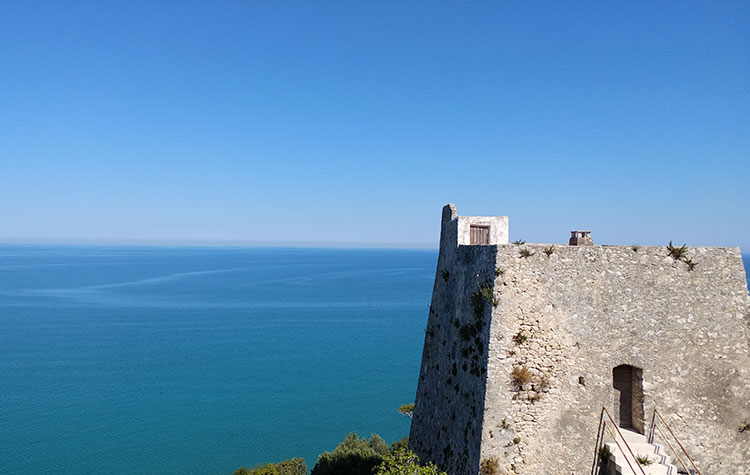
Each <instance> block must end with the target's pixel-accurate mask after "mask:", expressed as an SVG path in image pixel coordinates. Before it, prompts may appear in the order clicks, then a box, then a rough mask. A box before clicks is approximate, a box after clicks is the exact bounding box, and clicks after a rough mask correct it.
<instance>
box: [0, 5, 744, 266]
mask: <svg viewBox="0 0 750 475" xmlns="http://www.w3.org/2000/svg"><path fill="white" fill-rule="evenodd" d="M749 91H750V3H748V2H746V1H744V2H727V1H721V2H664V3H662V2H651V1H648V2H569V3H566V2H549V3H547V2H543V3H534V2H510V1H509V2H496V1H491V2H479V1H476V2H457V1H443V2H438V1H433V0H431V1H424V2H412V1H409V2H402V1H377V2H375V1H373V2H344V1H336V2H326V1H301V2H292V1H265V2H261V1H256V2H248V1H242V2H220V1H207V2H182V1H180V2H177V1H175V2H168V1H164V2H153V1H148V2H83V1H79V2H65V1H54V2H42V1H38V2H21V1H17V2H16V1H5V2H0V180H1V181H0V241H2V242H20V241H28V240H41V241H46V242H98V241H101V242H137V243H141V242H150V241H154V240H157V241H159V242H178V241H179V242H214V241H218V242H256V243H278V242H306V243H310V242H312V243H329V244H330V243H344V245H346V244H348V243H368V244H374V245H383V246H393V245H411V246H414V245H416V246H428V247H434V246H436V245H437V237H438V230H439V219H440V209H441V207H442V205H443V204H445V203H448V202H453V203H455V204H456V205H457V207H458V211H459V213H460V214H466V215H507V216H510V232H511V239H520V238H523V239H525V240H527V241H537V242H567V238H568V236H569V231H570V230H571V229H591V230H593V236H594V239H595V240H596V242H598V243H610V244H632V243H639V244H644V245H647V244H659V245H661V244H665V243H666V242H667V241H669V240H673V241H675V242H676V243H679V244H682V243H688V245H739V246H742V248H743V252H748V250H750V92H749Z"/></svg>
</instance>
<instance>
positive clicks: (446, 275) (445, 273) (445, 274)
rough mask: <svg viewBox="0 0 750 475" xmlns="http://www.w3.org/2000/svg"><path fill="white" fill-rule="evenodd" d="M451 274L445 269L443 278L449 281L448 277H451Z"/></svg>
mask: <svg viewBox="0 0 750 475" xmlns="http://www.w3.org/2000/svg"><path fill="white" fill-rule="evenodd" d="M450 276H451V273H450V272H448V271H447V270H444V271H443V280H444V281H446V282H448V279H449V278H450Z"/></svg>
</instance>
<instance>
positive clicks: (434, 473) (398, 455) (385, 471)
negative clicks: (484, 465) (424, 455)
mask: <svg viewBox="0 0 750 475" xmlns="http://www.w3.org/2000/svg"><path fill="white" fill-rule="evenodd" d="M448 448H449V447H448ZM443 452H444V453H446V454H448V451H446V450H443ZM340 473H347V474H348V473H349V472H340ZM370 473H374V474H375V475H402V474H414V475H445V472H441V471H440V470H438V468H437V467H436V466H435V464H434V463H432V462H429V463H425V464H422V463H420V462H419V457H417V456H416V455H414V452H411V451H409V450H406V449H403V448H402V449H398V450H396V451H394V452H393V453H392V454H390V455H388V456H386V457H385V458H384V459H383V461H382V463H381V464H380V465H378V466H377V467H375V471H374V472H370Z"/></svg>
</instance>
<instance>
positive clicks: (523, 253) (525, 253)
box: [518, 249, 534, 259]
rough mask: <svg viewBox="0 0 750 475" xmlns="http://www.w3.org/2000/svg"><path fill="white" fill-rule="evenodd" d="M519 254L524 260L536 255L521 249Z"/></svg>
mask: <svg viewBox="0 0 750 475" xmlns="http://www.w3.org/2000/svg"><path fill="white" fill-rule="evenodd" d="M518 254H519V255H520V256H521V257H523V258H524V259H528V258H529V257H531V256H533V255H534V253H533V252H531V251H529V250H528V249H521V250H520V251H518Z"/></svg>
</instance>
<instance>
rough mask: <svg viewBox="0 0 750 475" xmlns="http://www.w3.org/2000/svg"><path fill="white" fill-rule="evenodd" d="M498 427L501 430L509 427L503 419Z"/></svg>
mask: <svg viewBox="0 0 750 475" xmlns="http://www.w3.org/2000/svg"><path fill="white" fill-rule="evenodd" d="M500 427H502V428H503V429H507V428H508V427H509V424H508V421H507V420H506V419H505V418H504V417H503V420H502V421H500Z"/></svg>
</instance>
